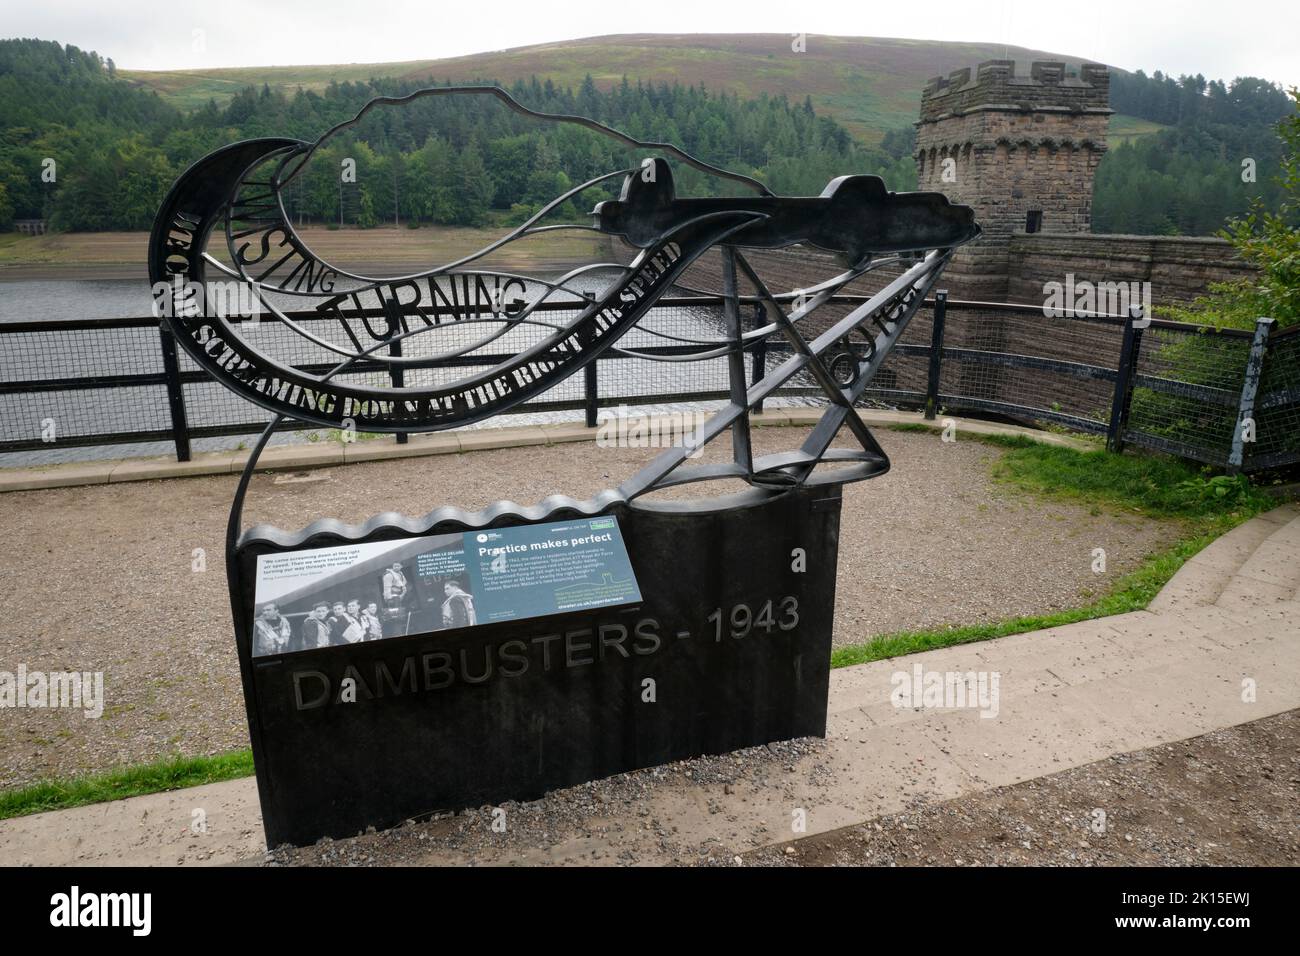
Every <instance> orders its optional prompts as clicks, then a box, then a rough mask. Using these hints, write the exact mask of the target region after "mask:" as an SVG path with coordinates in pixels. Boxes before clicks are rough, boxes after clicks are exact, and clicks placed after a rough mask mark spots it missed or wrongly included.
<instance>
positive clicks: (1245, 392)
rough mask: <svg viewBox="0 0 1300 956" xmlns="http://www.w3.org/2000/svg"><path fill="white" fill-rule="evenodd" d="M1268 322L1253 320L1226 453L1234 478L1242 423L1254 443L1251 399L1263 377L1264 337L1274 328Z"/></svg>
mask: <svg viewBox="0 0 1300 956" xmlns="http://www.w3.org/2000/svg"><path fill="white" fill-rule="evenodd" d="M1276 324H1277V323H1275V322H1274V321H1273V320H1272V319H1267V318H1260V319H1256V320H1255V338H1254V339H1252V340H1251V343H1250V355H1249V357H1248V358H1247V359H1246V374H1245V377H1244V378H1243V379H1242V382H1241V400H1240V401H1239V402H1238V403H1237V426H1236V428H1234V429H1233V431H1232V450H1231V451H1229V452H1228V474H1230V475H1235V474H1237V473H1238V472H1240V471H1241V470H1242V469H1243V467H1244V465H1245V457H1246V424H1247V423H1248V422H1249V424H1250V440H1251V442H1252V443H1253V442H1254V440H1255V433H1256V428H1255V396H1256V395H1257V394H1258V393H1259V382H1260V378H1261V377H1262V376H1263V374H1264V356H1265V355H1266V354H1267V353H1268V337H1269V336H1270V335H1271V334H1272V333H1273V327H1274V326H1275V325H1276Z"/></svg>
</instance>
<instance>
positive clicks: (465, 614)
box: [442, 579, 478, 628]
mask: <svg viewBox="0 0 1300 956" xmlns="http://www.w3.org/2000/svg"><path fill="white" fill-rule="evenodd" d="M442 592H443V594H445V595H446V600H445V601H443V602H442V626H443V627H444V628H447V627H472V626H473V625H475V624H477V623H478V619H477V618H476V617H475V616H474V597H473V595H471V594H470V593H469V592H468V591H466V590H465V589H464V588H462V587H461V586H460V582H459V581H457V580H455V579H453V580H451V581H447V582H446V583H444V584H443V586H442Z"/></svg>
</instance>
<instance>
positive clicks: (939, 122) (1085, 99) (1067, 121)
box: [915, 60, 1113, 301]
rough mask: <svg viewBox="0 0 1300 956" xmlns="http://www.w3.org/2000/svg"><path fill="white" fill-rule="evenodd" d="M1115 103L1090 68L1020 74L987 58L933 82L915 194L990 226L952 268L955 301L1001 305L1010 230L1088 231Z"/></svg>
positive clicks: (1098, 71)
mask: <svg viewBox="0 0 1300 956" xmlns="http://www.w3.org/2000/svg"><path fill="white" fill-rule="evenodd" d="M1109 103H1110V74H1109V71H1108V70H1107V68H1106V67H1105V66H1102V65H1099V64H1092V63H1086V64H1084V65H1083V67H1082V68H1081V69H1080V71H1079V72H1078V73H1077V74H1075V73H1072V72H1070V71H1068V70H1067V69H1066V66H1065V64H1064V63H1062V62H1056V61H1035V62H1034V63H1033V64H1031V66H1030V68H1029V75H1028V76H1019V75H1017V74H1016V69H1015V62H1014V61H1012V60H989V61H987V62H985V63H981V64H980V65H979V67H977V68H976V70H975V74H974V76H973V77H972V75H971V70H970V69H969V68H967V69H962V70H955V71H953V72H952V73H950V74H949V75H948V76H947V77H946V78H945V77H935V78H934V79H932V80H930V82H929V83H928V84H927V85H926V87H925V90H924V91H923V92H922V94H921V118H920V121H919V122H918V123H917V124H916V125H917V132H916V157H915V158H916V169H917V180H918V187H917V188H918V189H921V190H924V191H931V190H933V191H938V192H942V193H945V194H946V195H947V196H948V198H950V199H951V200H952V201H953V202H957V203H963V204H965V205H968V206H972V207H974V209H975V217H976V219H977V220H978V221H979V223H980V224H981V225H982V226H983V227H984V237H983V239H981V240H980V241H979V242H977V243H973V244H972V245H970V246H967V247H964V248H963V249H962V250H960V251H959V252H958V254H957V256H956V257H955V259H954V261H953V263H952V265H951V266H950V267H949V270H948V273H947V275H948V279H949V285H950V286H951V288H952V290H953V292H954V294H955V295H958V296H960V297H963V298H978V299H988V300H993V301H997V300H1002V299H1005V297H1006V294H1007V274H1008V263H1007V252H1008V247H1009V243H1010V238H1011V235H1012V233H1014V232H1017V231H1028V232H1053V233H1086V232H1088V231H1089V230H1090V229H1091V226H1092V188H1093V180H1094V178H1095V176H1096V172H1097V165H1098V164H1099V163H1100V162H1101V158H1102V156H1103V155H1104V154H1105V152H1106V132H1107V128H1108V126H1109V123H1110V116H1111V113H1112V112H1113V110H1111V108H1110V105H1109Z"/></svg>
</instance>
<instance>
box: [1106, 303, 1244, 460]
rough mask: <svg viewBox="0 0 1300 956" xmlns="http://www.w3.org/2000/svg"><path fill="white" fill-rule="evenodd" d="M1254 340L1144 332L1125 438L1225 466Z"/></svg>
mask: <svg viewBox="0 0 1300 956" xmlns="http://www.w3.org/2000/svg"><path fill="white" fill-rule="evenodd" d="M1250 342H1251V340H1250V337H1249V336H1243V335H1233V334H1229V333H1226V332H1215V331H1213V330H1202V331H1197V330H1195V329H1187V330H1185V329H1175V328H1168V327H1165V326H1152V327H1151V328H1148V329H1145V330H1144V331H1143V333H1142V344H1141V348H1140V349H1139V350H1138V355H1137V365H1136V376H1135V379H1134V387H1133V397H1132V399H1131V403H1130V405H1129V414H1128V428H1127V430H1126V431H1125V434H1124V440H1125V441H1126V442H1132V443H1133V444H1137V445H1142V446H1144V447H1148V448H1154V449H1156V450H1159V451H1168V452H1172V453H1174V454H1179V455H1183V456H1184V457H1187V458H1192V459H1195V460H1197V461H1203V462H1207V463H1210V464H1217V465H1223V464H1226V463H1227V461H1228V455H1229V453H1230V452H1231V450H1232V438H1233V433H1234V431H1235V430H1236V426H1237V413H1238V407H1239V403H1240V401H1241V386H1242V382H1243V380H1244V378H1245V374H1246V362H1247V360H1248V359H1249V357H1250Z"/></svg>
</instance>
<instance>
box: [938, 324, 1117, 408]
mask: <svg viewBox="0 0 1300 956" xmlns="http://www.w3.org/2000/svg"><path fill="white" fill-rule="evenodd" d="M1122 335H1123V332H1122V329H1121V327H1119V326H1118V325H1111V324H1109V323H1102V322H1094V321H1089V320H1086V319H1080V318H1046V317H1044V316H1043V315H1042V314H1041V313H1039V312H1024V311H1013V310H1007V309H998V308H996V307H990V308H970V307H968V306H965V305H961V306H959V307H957V308H954V307H952V306H951V305H950V306H949V308H948V313H947V321H946V323H945V328H944V341H943V345H944V354H943V365H942V369H941V372H940V378H939V399H940V404H941V405H942V406H944V407H946V408H948V409H952V410H961V409H971V410H977V411H979V410H982V411H985V412H991V413H997V414H1002V415H1005V416H1008V417H1011V418H1019V419H1022V420H1026V421H1040V420H1044V421H1055V422H1061V423H1065V424H1069V425H1073V426H1074V427H1077V428H1082V429H1084V430H1087V431H1101V430H1103V429H1104V427H1105V424H1106V422H1107V421H1108V420H1109V418H1110V403H1111V398H1112V396H1113V394H1114V380H1115V370H1116V367H1117V365H1118V356H1119V350H1120V342H1121V339H1122Z"/></svg>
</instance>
